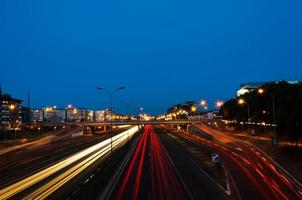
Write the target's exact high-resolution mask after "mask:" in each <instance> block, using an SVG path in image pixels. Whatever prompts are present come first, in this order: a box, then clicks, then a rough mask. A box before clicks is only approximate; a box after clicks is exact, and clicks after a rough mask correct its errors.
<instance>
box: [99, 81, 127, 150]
mask: <svg viewBox="0 0 302 200" xmlns="http://www.w3.org/2000/svg"><path fill="white" fill-rule="evenodd" d="M96 89H97V90H102V91H104V92H106V93H107V94H108V95H109V100H110V131H112V112H113V110H112V97H113V94H114V93H116V92H117V91H119V90H123V89H125V87H124V86H121V87H119V88H116V89H115V90H113V91H109V90H107V89H105V88H102V87H97V88H96ZM110 146H111V147H110V148H111V150H110V152H111V155H112V135H111V137H110Z"/></svg>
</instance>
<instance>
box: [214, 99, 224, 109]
mask: <svg viewBox="0 0 302 200" xmlns="http://www.w3.org/2000/svg"><path fill="white" fill-rule="evenodd" d="M215 105H216V107H217V108H218V109H220V108H221V106H223V101H219V100H218V101H216V103H215Z"/></svg>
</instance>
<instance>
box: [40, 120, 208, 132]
mask: <svg viewBox="0 0 302 200" xmlns="http://www.w3.org/2000/svg"><path fill="white" fill-rule="evenodd" d="M207 120H208V118H206V117H204V118H199V119H180V120H149V121H145V120H126V121H112V122H110V121H104V122H56V123H51V122H43V123H42V124H40V125H42V126H43V127H44V128H45V127H46V128H55V127H75V126H77V127H82V128H83V130H85V132H88V133H92V132H95V131H106V130H108V129H109V128H110V126H111V124H112V126H122V125H131V126H135V125H147V124H152V125H160V124H167V125H171V126H180V125H181V126H187V125H190V124H192V123H196V122H204V121H207Z"/></svg>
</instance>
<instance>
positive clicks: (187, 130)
mask: <svg viewBox="0 0 302 200" xmlns="http://www.w3.org/2000/svg"><path fill="white" fill-rule="evenodd" d="M189 126H190V125H189V124H187V125H186V132H189Z"/></svg>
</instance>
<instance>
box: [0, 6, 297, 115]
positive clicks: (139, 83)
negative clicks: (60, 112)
mask: <svg viewBox="0 0 302 200" xmlns="http://www.w3.org/2000/svg"><path fill="white" fill-rule="evenodd" d="M301 8H302V2H301V1H299V0H291V1H285V0H274V1H272V0H245V1H240V0H234V1H222V0H214V1H201V0H187V1H179V0H173V1H172V0H171V1H169V0H152V1H150V0H149V1H138V0H127V1H122V0H112V1H99V0H98V1H93V0H91V1H79V0H73V1H71V0H66V1H58V0H52V1H46V0H42V1H38V0H36V1H15V0H2V1H0V69H1V70H0V83H1V84H2V88H3V90H4V91H5V92H8V93H11V94H13V95H14V96H16V97H19V98H21V99H26V93H27V91H30V92H31V97H32V102H31V103H32V106H33V107H41V106H45V105H57V106H60V107H64V106H65V105H66V104H68V103H72V104H74V105H75V106H78V107H86V108H93V109H98V108H105V107H107V105H108V98H107V96H106V94H105V93H101V92H100V91H97V90H96V89H95V87H96V86H101V87H105V88H108V89H114V88H116V87H119V86H121V85H123V86H125V87H126V89H125V90H124V91H121V92H119V93H117V94H116V96H115V101H114V102H115V107H116V109H117V110H118V111H120V112H124V111H125V106H124V105H121V104H120V103H119V102H120V101H121V100H123V101H136V102H137V104H136V106H134V108H133V109H136V108H137V107H140V106H143V107H144V108H145V110H146V112H148V113H152V114H158V113H162V112H165V110H166V108H167V107H168V106H169V105H172V104H175V103H179V102H184V101H186V100H195V101H197V100H200V99H207V100H208V102H209V104H210V105H213V102H214V101H215V100H217V99H222V100H226V99H228V98H231V97H233V96H234V95H235V92H236V90H237V89H238V87H239V85H240V83H242V82H247V81H270V80H280V79H286V80H287V79H290V80H292V79H298V80H301V79H302V77H301V76H302V37H301V35H302V20H301V19H302V11H301V10H302V9H301Z"/></svg>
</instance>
